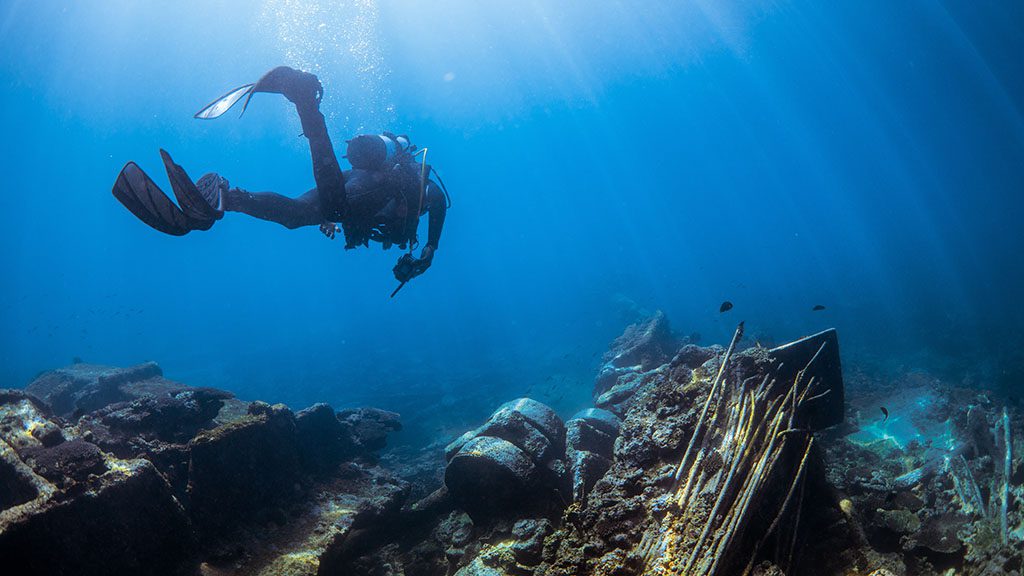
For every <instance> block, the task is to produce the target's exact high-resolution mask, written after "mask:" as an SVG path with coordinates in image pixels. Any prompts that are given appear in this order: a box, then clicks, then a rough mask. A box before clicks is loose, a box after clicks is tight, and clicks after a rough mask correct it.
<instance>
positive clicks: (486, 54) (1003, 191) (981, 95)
mask: <svg viewBox="0 0 1024 576" xmlns="http://www.w3.org/2000/svg"><path fill="white" fill-rule="evenodd" d="M1021 54H1024V4H1022V3H1020V2H1012V1H1010V2H981V3H978V2H966V1H961V2H929V1H911V2H889V1H866V2H838V3H836V2H833V3H820V2H803V1H798V2H763V3H749V2H742V3H741V2H711V1H696V2H642V3H635V2H599V3H591V2H522V1H518V0H517V1H505V2H487V3H478V2H469V1H465V0H463V1H455V0H446V1H438V2H412V1H400V2H381V3H377V2H374V1H372V0H362V1H348V2H336V3H335V2H315V1H312V0H263V1H258V2H240V1H239V2H216V3H211V2H198V1H189V2H173V3H171V2H157V1H138V0H132V1H128V0H111V1H108V2H102V3H82V2H67V1H56V0H55V1H52V2H29V1H27V0H6V1H4V2H2V3H0V83H2V86H3V91H2V93H0V126H2V127H3V134H2V135H0V167H2V170H0V174H2V175H3V178H4V182H3V190H2V192H0V230H2V231H3V232H2V237H3V249H2V250H0V270H3V278H4V280H3V282H2V284H0V387H20V386H23V385H25V384H26V383H27V382H28V381H30V380H31V378H32V377H33V376H34V375H35V374H36V373H38V372H39V371H41V370H46V369H50V368H54V367H58V366H61V365H65V364H67V363H69V362H70V361H71V359H72V358H73V357H76V356H77V357H81V358H82V359H84V360H86V361H89V362H95V363H106V364H115V365H126V364H131V363H136V362H141V361H145V360H156V361H158V362H160V363H161V365H162V366H163V367H164V370H165V372H166V374H167V375H168V376H169V377H171V378H175V379H180V380H182V381H185V382H187V383H190V384H195V385H210V386H217V387H221V388H227V389H229V390H232V391H234V392H236V393H237V394H239V395H240V396H242V397H245V398H262V399H266V400H269V401H282V402H287V403H289V404H291V405H293V406H294V407H296V408H298V407H302V406H304V405H307V404H309V403H312V402H315V401H321V400H322V401H328V402H331V403H332V404H334V405H336V406H346V405H359V404H372V405H377V406H381V407H384V408H391V409H395V410H399V411H401V412H403V415H404V417H405V420H406V422H407V423H408V422H410V421H411V422H416V421H418V420H423V421H426V420H427V419H428V417H429V416H438V415H439V414H440V415H441V416H442V417H441V418H439V419H436V420H437V421H438V422H441V424H440V426H442V427H444V426H445V425H448V424H450V425H451V426H453V427H455V428H458V427H459V426H461V425H463V420H464V421H466V422H469V421H473V420H474V419H476V420H478V419H480V418H481V417H483V416H486V414H487V413H489V411H490V410H491V409H493V407H494V406H496V405H497V404H498V403H499V402H501V401H504V400H507V399H509V398H512V397H515V396H520V395H524V394H530V395H533V396H534V397H538V398H539V399H541V400H544V401H547V402H550V403H551V404H552V405H554V406H555V407H556V408H558V409H559V410H561V411H563V412H566V411H570V410H573V409H575V408H578V407H581V406H583V405H586V404H587V403H588V402H589V393H590V388H591V385H592V378H593V375H594V371H595V369H596V367H597V365H598V364H599V361H600V353H601V352H602V351H603V350H604V349H605V348H606V346H607V344H608V342H609V341H610V340H611V339H612V338H614V337H615V336H616V335H618V334H619V333H620V332H621V330H622V328H623V327H624V326H625V325H626V324H627V323H628V322H630V321H632V320H634V319H636V318H637V317H639V316H640V315H642V314H644V313H646V312H649V311H653V310H655V309H659V308H660V309H663V310H665V311H666V313H667V314H668V315H669V318H670V319H671V321H672V323H673V325H674V327H675V328H676V329H677V330H678V331H679V332H681V333H691V332H698V333H700V334H701V335H702V343H714V342H723V341H726V340H727V339H728V337H729V335H730V334H731V332H732V329H733V327H734V326H735V323H736V322H737V321H739V320H740V319H744V320H746V321H747V325H748V334H752V335H753V336H754V337H755V338H759V339H762V340H764V341H766V342H767V341H776V342H782V341H786V340H790V339H793V338H796V337H799V336H801V335H804V334H807V333H811V332H814V331H817V330H819V329H822V328H825V327H829V326H835V327H837V328H838V329H839V334H840V338H841V342H842V347H843V357H844V361H845V362H846V364H847V367H848V368H850V367H858V368H860V367H870V368H871V369H873V370H876V371H877V373H878V374H885V373H886V371H892V370H910V369H913V370H922V371H926V372H929V373H934V374H937V375H939V376H941V377H943V378H946V379H950V380H952V381H954V382H959V381H964V382H968V383H971V384H972V385H977V386H980V387H989V388H999V387H1002V388H1010V389H1012V388H1014V387H1019V385H1020V381H1021V379H1022V378H1024V357H1022V353H1021V350H1022V349H1024V347H1022V342H1021V336H1020V335H1019V332H1020V326H1021V322H1022V320H1024V308H1022V306H1021V298H1020V297H1021V295H1022V294H1024V271H1022V266H1021V264H1022V260H1021V253H1022V248H1024V240H1022V236H1021V231H1020V227H1021V222H1022V221H1024V200H1022V196H1024V58H1021ZM279 64H289V65H292V66H296V67H300V68H304V69H308V70H311V71H314V72H316V73H317V74H318V75H319V76H320V78H321V80H322V81H323V83H324V86H325V91H326V93H325V98H324V102H323V106H322V109H323V110H324V113H325V115H326V116H327V118H328V123H329V127H330V129H331V136H332V137H333V139H334V141H335V146H336V148H337V149H338V150H339V153H341V152H340V151H341V150H342V148H343V145H342V143H343V141H344V140H345V139H346V138H349V137H351V136H352V135H355V134H359V133H376V132H379V131H382V130H390V131H393V132H397V133H402V132H406V133H408V134H409V135H410V136H411V137H412V140H413V141H414V142H415V143H417V144H419V145H420V146H427V147H429V162H431V163H432V164H434V165H435V166H436V167H437V169H438V170H439V171H440V173H441V175H442V177H443V178H444V180H445V182H446V183H447V185H448V188H449V189H450V191H451V194H452V199H453V204H454V205H453V208H452V209H451V210H450V212H449V214H448V222H447V225H446V229H445V234H444V237H443V238H442V240H441V246H440V250H439V251H438V253H437V256H436V258H435V262H434V265H433V267H432V268H431V269H430V270H429V271H428V272H427V273H426V274H425V275H424V276H422V277H420V278H417V279H415V280H414V281H413V282H412V283H410V284H409V285H408V286H407V287H406V288H405V289H403V291H402V292H401V293H400V294H399V296H398V297H397V298H395V299H394V300H389V299H388V294H389V293H390V291H391V290H392V289H393V288H394V286H395V282H394V279H393V278H392V276H391V267H392V265H393V264H394V262H395V260H396V259H397V258H398V256H399V255H400V253H399V251H398V250H397V249H393V250H391V251H389V252H382V251H381V250H380V248H379V247H377V246H374V247H371V248H370V249H361V250H355V251H345V250H343V249H342V244H341V242H340V241H334V242H331V241H328V240H326V239H325V238H323V237H322V236H320V234H319V232H318V231H317V230H316V229H315V228H307V229H300V230H295V231H289V230H286V229H285V228H283V227H280V226H278V225H275V224H271V223H267V222H262V221H258V220H255V219H252V218H248V217H246V216H244V215H240V214H228V215H227V217H225V218H224V219H223V220H222V221H220V222H218V223H217V225H216V226H215V227H214V228H213V229H212V230H211V231H209V232H196V233H192V234H190V235H188V236H185V237H181V238H176V237H170V236H165V235H162V234H160V233H157V232H156V231H154V230H152V229H150V228H148V227H146V226H145V225H143V224H142V223H140V222H138V221H137V220H135V218H134V217H133V216H132V215H131V214H129V213H128V212H127V211H126V210H125V209H124V208H123V207H122V206H121V205H120V204H118V203H117V202H116V201H115V200H114V198H113V197H112V196H111V195H110V187H111V184H112V183H113V181H114V178H115V176H116V175H117V172H118V170H119V169H120V168H121V166H122V165H123V164H124V163H125V162H126V161H128V160H135V161H136V162H138V163H139V164H140V165H141V166H142V167H143V168H144V169H145V170H146V171H147V172H149V173H150V174H152V175H153V176H154V178H155V179H156V180H157V182H158V183H159V184H160V185H161V186H163V187H164V188H165V189H168V186H167V184H166V179H165V177H164V175H163V170H162V168H161V164H160V159H159V155H158V153H157V151H158V148H161V147H163V148H166V149H167V150H169V151H170V152H171V153H172V154H173V155H174V158H175V160H176V161H177V162H178V163H180V164H182V165H183V166H184V167H185V168H186V169H187V170H189V172H190V173H191V174H192V175H193V177H198V176H199V175H201V174H202V173H204V172H207V171H217V172H219V173H221V174H223V175H224V176H226V177H227V178H229V179H230V180H231V182H232V185H236V186H241V187H243V188H247V189H250V190H275V191H278V192H281V193H285V194H290V195H297V194H299V193H301V192H304V191H305V190H307V189H308V188H310V187H312V186H313V179H312V174H311V171H310V166H309V157H308V148H307V146H306V142H305V140H304V139H303V138H301V137H299V133H300V131H301V129H300V128H299V124H298V119H297V117H296V115H295V112H294V109H293V108H292V107H291V106H290V105H288V103H287V102H286V101H284V99H282V98H280V97H278V96H273V95H258V96H256V97H255V98H254V100H253V102H252V104H251V105H250V107H249V110H248V112H246V114H245V116H244V117H242V118H238V117H237V114H236V113H235V112H234V111H232V112H231V113H229V114H228V115H226V116H225V117H222V118H220V119H218V120H215V121H199V120H194V119H192V114H193V113H194V112H196V111H197V110H198V109H199V108H200V107H202V106H203V105H204V104H206V103H207V102H209V101H210V100H212V99H214V98H215V97H217V96H219V95H221V94H222V93H224V92H226V91H227V90H228V89H230V88H233V87H235V86H238V85H241V84H244V83H247V82H252V81H254V80H255V79H256V78H258V77H259V76H260V75H261V74H262V73H263V72H265V71H266V70H268V69H270V68H272V67H273V66H276V65H279ZM423 226H424V228H425V222H424V223H423ZM422 233H424V232H422V229H421V234H422ZM723 300H731V301H732V302H734V303H735V308H734V309H733V310H732V311H731V312H728V313H726V314H720V313H719V311H718V310H719V304H720V303H721V302H722V301H723ZM816 304H822V305H825V306H826V310H824V311H821V312H812V311H811V307H812V306H814V305H816ZM445 418H447V420H446V419H445ZM460 431H461V430H460Z"/></svg>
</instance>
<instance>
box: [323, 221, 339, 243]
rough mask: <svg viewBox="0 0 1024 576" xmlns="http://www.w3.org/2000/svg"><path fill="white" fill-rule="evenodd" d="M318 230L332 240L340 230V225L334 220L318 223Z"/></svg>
mask: <svg viewBox="0 0 1024 576" xmlns="http://www.w3.org/2000/svg"><path fill="white" fill-rule="evenodd" d="M320 232H321V233H323V235H324V236H327V237H328V238H330V239H331V240H334V235H335V234H337V233H338V232H341V226H338V225H337V224H335V223H334V222H324V223H323V224H321V225H320Z"/></svg>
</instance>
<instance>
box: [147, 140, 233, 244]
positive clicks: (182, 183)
mask: <svg viewBox="0 0 1024 576" xmlns="http://www.w3.org/2000/svg"><path fill="white" fill-rule="evenodd" d="M160 158H162V159H163V161H164V169H165V170H167V178H168V179H170V181H171V190H172V191H173V192H174V197H175V198H177V199H178V206H181V210H182V212H184V213H185V215H186V216H188V217H189V218H190V219H191V220H193V221H195V222H203V223H205V222H209V224H208V225H206V227H205V228H195V230H207V229H209V228H210V226H213V222H214V221H215V220H220V219H221V218H223V217H224V213H223V212H221V211H219V210H217V209H216V208H214V207H213V206H210V203H209V202H208V201H207V200H206V198H205V197H204V196H203V195H202V193H201V192H199V189H198V188H196V185H195V183H194V182H192V179H191V178H189V177H188V174H187V173H186V172H185V169H184V168H182V167H181V166H178V165H177V164H175V163H174V160H173V159H172V158H171V155H170V154H168V153H167V151H166V150H163V149H161V150H160Z"/></svg>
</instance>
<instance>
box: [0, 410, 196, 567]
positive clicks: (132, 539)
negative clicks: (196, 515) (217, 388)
mask: <svg viewBox="0 0 1024 576" xmlns="http://www.w3.org/2000/svg"><path fill="white" fill-rule="evenodd" d="M54 430H56V431H57V432H53V431H54ZM40 431H45V433H39V432H40ZM58 440H59V441H58ZM195 551H196V547H195V541H194V539H193V536H192V531H191V526H190V524H189V520H188V517H187V515H186V514H185V511H184V509H183V508H182V506H181V504H180V503H179V502H178V500H177V499H176V498H175V497H174V494H173V491H172V490H171V487H170V486H169V485H168V483H167V481H166V480H165V479H164V478H163V477H162V476H161V475H160V474H159V473H158V472H157V471H156V469H155V468H154V467H153V465H152V464H151V463H150V462H148V461H146V460H119V459H116V458H113V457H111V456H109V455H107V454H105V453H104V452H103V451H102V450H100V449H99V448H98V447H97V446H95V445H94V444H91V443H89V442H86V441H85V440H82V439H81V438H78V437H75V436H73V435H67V437H66V435H65V432H64V431H63V430H61V429H60V428H59V426H58V425H57V424H56V423H55V422H54V421H52V420H50V419H49V411H48V410H47V409H46V408H45V406H44V405H42V404H41V403H40V402H39V401H38V400H36V399H35V398H32V397H31V396H29V395H27V394H25V393H21V392H17V391H0V558H2V564H3V569H4V573H10V574H84V575H93V574H97V575H98V574H138V573H143V572H144V573H150V574H161V575H162V574H185V573H188V572H189V571H190V570H191V569H194V566H190V564H191V562H192V559H193V558H194V555H195Z"/></svg>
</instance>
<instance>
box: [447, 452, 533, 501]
mask: <svg viewBox="0 0 1024 576" xmlns="http://www.w3.org/2000/svg"><path fill="white" fill-rule="evenodd" d="M444 483H445V486H447V488H448V493H449V494H450V495H451V497H452V500H453V501H454V502H455V504H456V505H457V506H458V507H459V508H461V509H462V510H465V511H466V512H467V513H468V514H469V515H470V517H472V518H474V520H477V519H484V518H487V517H490V516H496V515H502V514H506V513H508V512H509V511H512V510H515V511H518V510H521V509H522V507H527V508H532V507H533V506H532V505H531V497H535V495H534V494H532V492H533V491H534V490H535V489H536V488H537V487H538V486H537V485H538V483H539V473H538V471H537V466H536V465H535V464H534V462H533V460H531V459H530V457H529V456H528V455H527V454H526V453H525V452H523V451H522V450H521V449H519V448H518V447H516V445H515V444H512V443H511V442H509V441H507V440H502V439H501V438H493V437H490V436H479V437H476V438H474V439H472V440H470V441H469V442H467V443H466V444H465V445H464V446H463V447H462V448H461V449H460V450H459V451H458V452H457V453H456V454H455V456H454V457H452V459H451V461H450V462H448V466H447V468H445V474H444Z"/></svg>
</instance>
